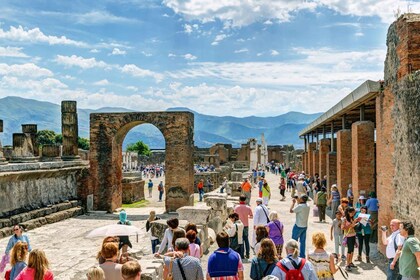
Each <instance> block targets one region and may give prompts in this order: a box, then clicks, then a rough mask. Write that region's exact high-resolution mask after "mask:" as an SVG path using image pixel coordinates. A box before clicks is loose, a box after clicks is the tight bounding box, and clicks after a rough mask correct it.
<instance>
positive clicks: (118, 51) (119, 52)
mask: <svg viewBox="0 0 420 280" xmlns="http://www.w3.org/2000/svg"><path fill="white" fill-rule="evenodd" d="M126 53H127V52H126V51H124V50H120V49H119V48H114V49H113V50H112V53H110V55H125V54H126Z"/></svg>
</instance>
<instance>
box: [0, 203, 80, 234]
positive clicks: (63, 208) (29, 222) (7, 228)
mask: <svg viewBox="0 0 420 280" xmlns="http://www.w3.org/2000/svg"><path fill="white" fill-rule="evenodd" d="M81 205H82V204H81V202H80V201H78V200H71V201H65V202H61V203H58V204H54V205H50V206H47V207H43V208H40V209H36V210H31V211H28V212H24V213H20V214H17V215H13V216H10V217H8V218H3V219H0V238H4V237H8V236H11V235H12V234H13V226H14V225H16V224H19V225H21V226H22V227H23V228H24V229H25V230H31V229H34V228H37V227H41V226H43V225H46V224H52V223H56V222H59V221H62V220H65V219H68V218H71V217H75V216H79V215H82V214H83V213H84V209H83V207H82V206H81Z"/></svg>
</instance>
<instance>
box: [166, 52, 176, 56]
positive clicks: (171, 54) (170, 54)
mask: <svg viewBox="0 0 420 280" xmlns="http://www.w3.org/2000/svg"><path fill="white" fill-rule="evenodd" d="M168 57H176V54H173V53H169V54H168Z"/></svg>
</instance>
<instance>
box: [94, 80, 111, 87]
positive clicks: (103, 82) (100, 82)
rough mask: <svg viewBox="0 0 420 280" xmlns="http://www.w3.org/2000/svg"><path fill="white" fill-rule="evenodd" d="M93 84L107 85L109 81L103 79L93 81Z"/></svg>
mask: <svg viewBox="0 0 420 280" xmlns="http://www.w3.org/2000/svg"><path fill="white" fill-rule="evenodd" d="M93 85H95V86H107V85H109V82H108V80H107V79H103V80H100V81H97V82H94V83H93Z"/></svg>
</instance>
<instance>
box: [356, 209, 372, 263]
mask: <svg viewBox="0 0 420 280" xmlns="http://www.w3.org/2000/svg"><path fill="white" fill-rule="evenodd" d="M366 212H367V208H366V206H362V207H361V208H360V212H357V213H356V215H355V216H354V217H355V218H356V219H357V218H358V217H359V215H360V214H366ZM371 233H372V229H371V228H370V219H369V220H367V221H366V225H363V223H361V222H360V223H359V225H358V226H357V227H356V236H357V240H358V241H359V255H357V261H359V262H361V261H362V252H363V243H364V244H365V253H366V262H367V263H370V257H369V253H370V245H369V240H370V235H371Z"/></svg>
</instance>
